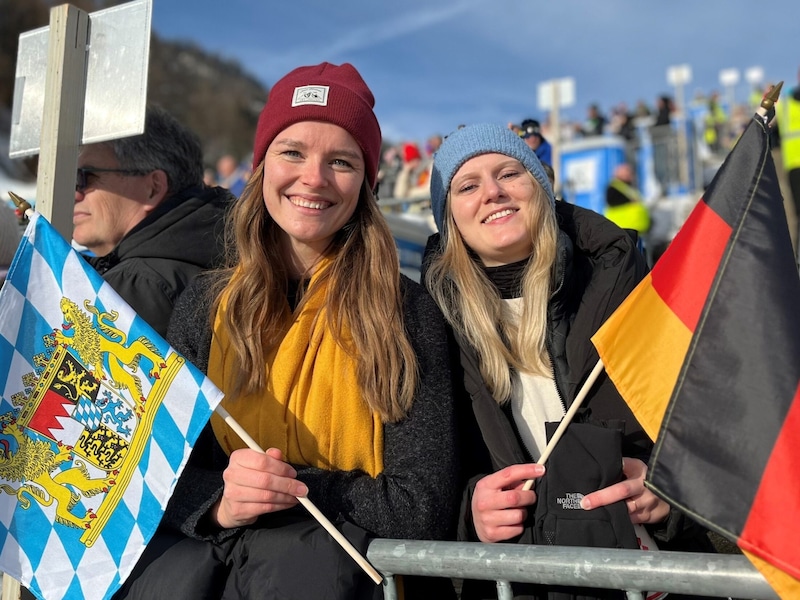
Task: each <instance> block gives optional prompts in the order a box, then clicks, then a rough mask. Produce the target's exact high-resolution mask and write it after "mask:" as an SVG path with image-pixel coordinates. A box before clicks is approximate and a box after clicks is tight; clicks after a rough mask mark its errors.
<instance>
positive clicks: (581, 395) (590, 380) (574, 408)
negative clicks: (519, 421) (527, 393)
mask: <svg viewBox="0 0 800 600" xmlns="http://www.w3.org/2000/svg"><path fill="white" fill-rule="evenodd" d="M602 371H603V361H602V360H600V359H598V360H597V364H596V365H595V366H594V369H592V372H591V373H589V377H587V378H586V381H584V382H583V385H582V386H581V389H580V391H579V392H578V395H577V396H575V401H574V402H573V403H572V404H571V405H570V407H569V410H568V411H567V414H565V415H564V418H563V419H561V423H559V425H558V429H556V431H555V433H554V434H553V437H552V438H550V441H549V442H547V447H546V448H545V449H544V452H542V455H541V456H540V457H539V460H537V461H536V464H537V465H543V464H544V463H545V462H546V461H547V459H548V458H550V455H551V454H552V453H553V448H555V446H556V444H557V443H558V440H560V439H561V436H563V435H564V432H565V431H566V430H567V426H568V425H569V424H570V423H571V422H572V419H573V418H574V417H575V413H577V412H578V409H579V408H580V407H581V404H583V401H584V400H585V399H586V396H587V395H588V394H589V390H590V389H592V386H593V385H594V382H595V381H596V380H597V378H598V376H599V375H600V373H601V372H602ZM535 482H536V480H535V479H528V481H526V482H525V485H523V486H522V489H523V490H529V489H531V488H532V487H533V484H534V483H535Z"/></svg>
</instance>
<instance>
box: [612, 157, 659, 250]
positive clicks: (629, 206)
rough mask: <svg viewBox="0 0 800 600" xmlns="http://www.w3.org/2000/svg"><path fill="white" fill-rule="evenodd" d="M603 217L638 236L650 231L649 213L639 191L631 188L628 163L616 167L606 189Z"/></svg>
mask: <svg viewBox="0 0 800 600" xmlns="http://www.w3.org/2000/svg"><path fill="white" fill-rule="evenodd" d="M605 216H606V218H607V219H608V220H609V221H612V222H614V223H616V224H617V225H619V226H620V227H622V228H623V229H634V230H636V231H637V232H638V233H639V235H644V234H645V233H647V232H648V231H650V211H649V210H648V209H647V206H645V203H644V200H642V196H641V195H640V194H639V191H638V190H637V189H636V188H635V187H633V168H632V167H631V165H630V164H629V163H622V164H619V165H617V167H616V168H615V169H614V174H613V178H612V179H611V181H610V182H609V184H608V187H607V188H606V209H605Z"/></svg>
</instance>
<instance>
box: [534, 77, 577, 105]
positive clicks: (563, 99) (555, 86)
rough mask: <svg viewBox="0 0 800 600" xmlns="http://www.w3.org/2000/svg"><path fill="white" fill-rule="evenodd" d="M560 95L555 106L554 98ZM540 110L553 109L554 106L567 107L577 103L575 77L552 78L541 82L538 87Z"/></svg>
mask: <svg viewBox="0 0 800 600" xmlns="http://www.w3.org/2000/svg"><path fill="white" fill-rule="evenodd" d="M556 94H557V95H558V100H557V102H558V106H553V100H554V98H556ZM537 95H538V105H539V110H552V109H553V108H566V107H568V106H572V105H573V104H575V79H574V78H572V77H565V78H563V79H551V80H550V81H544V82H542V83H540V84H539V86H538V88H537Z"/></svg>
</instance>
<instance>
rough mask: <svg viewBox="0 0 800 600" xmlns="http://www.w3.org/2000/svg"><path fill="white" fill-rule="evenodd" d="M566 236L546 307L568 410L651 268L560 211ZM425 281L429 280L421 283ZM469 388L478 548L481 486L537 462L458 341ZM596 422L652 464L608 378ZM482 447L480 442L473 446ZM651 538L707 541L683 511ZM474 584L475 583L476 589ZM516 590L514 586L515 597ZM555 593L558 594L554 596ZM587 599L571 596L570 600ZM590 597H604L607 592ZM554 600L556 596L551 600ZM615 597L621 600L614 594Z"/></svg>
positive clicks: (528, 537) (575, 211)
mask: <svg viewBox="0 0 800 600" xmlns="http://www.w3.org/2000/svg"><path fill="white" fill-rule="evenodd" d="M556 213H557V217H558V225H559V228H560V233H559V240H558V256H557V267H556V268H557V279H556V280H557V281H558V284H557V287H556V290H555V292H554V293H553V295H552V297H551V300H550V304H549V306H548V328H547V339H546V343H547V349H548V352H549V354H550V358H551V360H552V364H553V371H554V376H555V381H556V386H557V389H558V393H559V396H560V397H561V400H562V402H563V403H564V407H565V409H566V408H567V407H569V405H570V404H571V403H572V401H573V400H574V399H575V397H576V395H577V393H578V392H579V391H580V388H581V386H582V384H583V383H584V381H585V380H586V379H587V377H588V376H589V374H590V372H591V371H592V369H593V368H594V366H595V365H596V363H597V361H598V358H599V357H598V354H597V351H596V350H595V348H594V346H593V345H592V343H591V341H590V339H591V336H592V335H594V333H595V332H596V331H597V330H598V328H599V327H600V326H601V325H602V324H603V323H604V322H605V320H606V319H607V318H608V317H609V316H610V315H611V314H612V313H613V312H614V310H616V308H617V307H618V306H619V304H620V303H621V302H622V301H623V300H624V299H625V298H626V297H627V296H628V294H629V293H630V292H631V291H632V290H633V288H634V287H636V285H637V284H638V283H639V281H640V280H641V279H642V278H643V277H644V276H645V275H646V274H647V266H646V263H645V260H644V257H643V256H642V254H641V252H640V251H639V250H638V249H637V248H636V245H635V243H634V241H633V239H632V238H631V236H630V234H628V233H627V232H626V231H624V230H622V229H620V228H619V227H617V226H616V225H614V224H613V223H611V222H610V221H609V220H607V219H606V218H604V217H602V216H600V215H598V214H597V213H595V212H593V211H590V210H586V209H583V208H580V207H578V206H575V205H572V204H569V203H566V202H557V203H556ZM438 248H439V236H438V234H435V235H433V236H431V238H430V239H429V240H428V244H427V248H426V251H425V258H424V259H423V270H424V269H425V266H426V265H427V264H429V263H430V260H431V259H432V257H433V255H434V253H436V252H437V251H438ZM423 280H424V276H423ZM458 341H459V347H460V355H461V367H462V369H463V375H464V387H465V388H466V392H467V395H468V396H469V400H470V402H471V406H472V413H473V415H474V418H475V423H476V426H477V428H478V430H479V431H480V436H481V441H482V442H483V445H482V446H481V448H482V449H483V450H485V454H484V455H483V456H481V452H480V449H479V448H476V446H480V442H478V443H477V444H473V445H472V448H471V450H470V455H469V456H465V457H463V458H464V460H468V461H471V462H472V468H471V469H470V468H469V467H467V470H468V471H471V474H472V476H471V477H470V479H469V484H468V485H467V489H466V490H465V493H464V497H463V500H462V508H461V515H460V524H459V539H460V540H464V541H478V537H477V534H476V533H475V530H474V526H473V523H472V514H471V500H472V494H473V492H474V487H475V484H476V483H477V481H478V480H479V479H481V478H482V477H483V476H485V475H486V474H488V473H490V472H494V471H498V470H500V469H503V468H505V467H507V466H509V465H513V464H519V463H526V462H532V458H531V456H530V453H529V452H528V451H527V449H526V448H525V447H524V445H523V443H522V441H521V440H520V437H519V435H518V433H517V431H516V427H515V425H514V422H513V417H512V416H511V413H510V411H509V410H508V409H506V408H505V407H504V406H501V405H500V404H498V403H497V402H496V401H495V399H494V398H493V397H492V395H491V393H490V391H489V389H488V387H487V386H486V384H485V383H484V381H483V378H482V376H481V373H480V368H479V362H478V356H477V354H476V352H475V350H474V349H473V348H472V347H471V346H470V345H469V344H468V343H467V342H466V341H465V340H461V339H460V340H458ZM584 406H585V407H588V408H589V409H590V412H591V419H592V420H593V421H603V422H609V423H610V422H613V423H619V422H620V421H622V422H624V425H625V428H624V431H625V434H624V436H623V440H622V452H623V455H624V456H633V457H637V458H641V459H642V460H645V461H646V460H647V458H648V457H649V452H650V449H651V447H652V443H651V442H650V440H649V438H648V437H647V435H646V434H645V433H644V431H643V430H642V428H641V426H640V425H639V423H638V422H637V421H636V418H635V417H634V416H633V413H632V412H631V411H630V409H629V408H628V405H627V404H626V403H625V401H624V400H623V399H622V397H621V396H620V395H619V392H617V390H616V388H615V386H614V384H613V382H612V381H611V380H610V379H609V378H608V376H607V374H606V373H605V372H602V373H601V374H600V376H599V377H598V379H597V381H596V382H595V384H594V385H593V387H592V389H591V392H590V393H589V395H588V396H587V398H586V399H585V400H584ZM475 441H476V442H477V440H475ZM528 512H529V514H528V527H527V529H526V530H525V532H524V533H523V534H522V536H520V538H518V539H517V540H514V541H517V542H519V543H533V540H534V531H533V528H534V518H533V517H534V511H533V510H529V511H528ZM673 513H674V514H673V515H671V516H670V518H669V519H668V520H667V522H666V523H664V525H663V526H661V527H658V528H656V529H654V530H653V531H652V533H653V534H654V535H655V537H656V540H657V541H658V542H659V543H660V544H664V543H666V542H667V541H669V540H677V539H679V538H680V539H683V538H685V537H687V536H688V537H690V538H692V539H695V538H696V537H697V535H701V537H702V531H700V530H699V529H698V528H697V527H696V526H694V525H693V524H690V523H687V520H686V519H684V518H683V517H682V516H681V515H680V514H679V513H677V511H673ZM674 549H686V550H688V549H696V550H704V551H710V550H711V547H710V546H709V545H708V544H707V543H705V542H703V541H702V540H700V542H699V543H698V544H694V543H689V544H683V543H679V544H678V546H677V547H675V548H674ZM470 583H472V582H470ZM475 588H480V585H476V586H472V585H469V584H465V596H464V597H469V598H478V597H483V596H482V594H483V593H484V590H478V589H475ZM516 589H517V586H515V590H516ZM549 591H550V592H551V593H552V590H549ZM485 592H486V593H487V594H488V595H487V596H486V597H496V596H495V595H492V594H496V592H495V591H494V590H493V589H491V588H490V587H487V588H486V590H485ZM547 592H548V591H547V590H543V589H541V588H540V589H535V588H533V589H531V588H530V587H529V588H528V589H526V590H525V591H524V592H523V595H521V596H520V595H517V596H515V597H517V598H526V597H537V598H538V597H547V596H548V593H547ZM570 596H571V597H581V596H582V594H580V593H578V595H573V594H570V593H569V592H568V594H567V597H570ZM590 596H591V597H606V596H604V594H603V593H602V590H598V594H597V595H595V594H594V593H590ZM553 597H556V596H553ZM610 597H616V596H615V595H614V594H612V595H611V596H610Z"/></svg>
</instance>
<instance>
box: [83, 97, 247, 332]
mask: <svg viewBox="0 0 800 600" xmlns="http://www.w3.org/2000/svg"><path fill="white" fill-rule="evenodd" d="M233 199H234V198H233V196H232V195H231V194H230V192H228V191H227V190H225V189H223V188H219V187H208V186H206V185H204V183H203V155H202V150H201V147H200V142H199V140H198V139H197V136H195V135H194V134H193V133H192V132H191V131H189V130H188V129H187V128H185V127H184V126H183V125H181V124H180V123H179V122H178V121H177V120H176V119H175V118H174V117H172V116H171V115H169V114H168V113H167V112H166V111H164V110H163V109H161V108H158V107H155V106H150V107H148V109H147V114H146V119H145V132H144V133H143V134H142V135H137V136H133V137H128V138H122V139H117V140H112V141H109V142H101V143H97V144H90V145H86V146H84V147H83V148H82V149H81V152H80V155H79V157H78V173H77V179H76V184H75V208H74V212H73V225H74V231H73V239H74V241H75V242H77V243H78V244H80V245H82V246H84V247H85V248H88V250H89V251H90V253H91V256H89V257H88V260H89V262H90V263H91V264H92V266H94V267H95V269H97V271H98V272H99V273H100V274H101V275H102V276H103V278H104V279H105V280H106V281H107V282H108V283H109V284H111V287H113V288H114V289H115V290H116V291H117V292H118V293H119V294H120V295H121V296H122V297H123V298H124V299H125V301H126V302H128V304H130V305H131V306H132V307H133V309H134V310H136V312H137V313H138V314H139V315H140V316H141V317H142V318H143V319H145V320H146V321H147V322H148V323H149V324H150V325H151V326H152V327H153V328H154V329H155V330H156V331H158V332H159V333H160V334H161V335H164V334H165V333H166V330H167V324H168V323H169V317H170V314H171V313H172V308H173V305H174V303H175V301H176V300H177V298H178V296H179V295H180V293H181V292H182V291H183V290H184V288H186V286H187V285H188V284H189V282H190V281H191V280H192V279H193V278H194V277H195V275H197V274H198V273H199V272H200V271H202V270H204V269H208V268H210V267H213V266H216V265H217V264H218V262H219V261H220V259H221V257H222V229H223V216H224V213H225V211H226V208H227V206H228V205H229V203H230V202H231V201H232V200H233Z"/></svg>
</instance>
